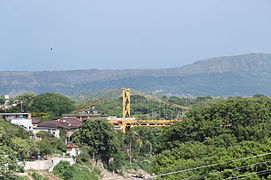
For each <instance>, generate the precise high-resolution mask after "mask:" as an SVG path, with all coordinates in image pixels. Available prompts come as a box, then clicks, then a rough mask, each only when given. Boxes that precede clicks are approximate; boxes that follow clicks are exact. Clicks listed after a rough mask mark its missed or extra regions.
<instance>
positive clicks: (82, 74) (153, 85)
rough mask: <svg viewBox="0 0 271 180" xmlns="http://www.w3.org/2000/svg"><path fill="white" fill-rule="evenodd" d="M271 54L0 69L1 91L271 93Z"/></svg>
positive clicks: (13, 93) (197, 93) (230, 94)
mask: <svg viewBox="0 0 271 180" xmlns="http://www.w3.org/2000/svg"><path fill="white" fill-rule="evenodd" d="M270 77H271V54H245V55H239V56H225V57H216V58H210V59H205V60H200V61H196V62H195V63H193V64H190V65H186V66H182V67H179V68H168V69H125V70H97V69H89V70H73V71H42V72H0V84H1V87H0V94H10V95H16V94H19V93H22V92H25V91H34V92H36V93H43V92H48V91H51V92H52V91H53V92H59V93H64V94H77V93H81V92H87V91H91V90H99V89H103V88H111V87H131V88H135V89H140V90H148V91H154V90H162V91H163V92H164V93H171V94H176V95H188V94H190V95H195V96H198V95H214V96H232V95H240V96H249V95H253V94H256V93H265V94H268V95H271V91H270V90H271V78H270Z"/></svg>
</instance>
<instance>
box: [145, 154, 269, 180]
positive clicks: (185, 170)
mask: <svg viewBox="0 0 271 180" xmlns="http://www.w3.org/2000/svg"><path fill="white" fill-rule="evenodd" d="M270 154H271V153H265V154H258V155H254V156H248V157H244V158H240V159H235V160H229V161H225V162H221V163H215V164H209V165H205V166H199V167H195V168H190V169H184V170H179V171H174V172H168V173H164V174H158V175H153V176H151V177H150V178H149V179H152V178H156V177H162V176H167V175H171V174H178V173H183V172H187V171H193V170H198V169H202V168H207V167H213V166H218V165H223V164H227V163H232V162H236V161H241V160H246V159H251V158H255V157H262V156H267V155H270Z"/></svg>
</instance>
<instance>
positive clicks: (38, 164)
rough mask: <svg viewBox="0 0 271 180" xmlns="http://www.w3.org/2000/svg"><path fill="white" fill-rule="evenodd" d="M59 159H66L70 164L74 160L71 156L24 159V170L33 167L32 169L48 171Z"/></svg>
mask: <svg viewBox="0 0 271 180" xmlns="http://www.w3.org/2000/svg"><path fill="white" fill-rule="evenodd" d="M60 161H68V162H69V163H70V164H74V163H75V161H74V160H73V159H72V158H59V157H54V158H50V159H48V160H37V161H26V162H25V166H24V169H25V170H29V169H33V170H49V171H53V169H54V167H55V166H56V165H57V164H58V163H59V162H60Z"/></svg>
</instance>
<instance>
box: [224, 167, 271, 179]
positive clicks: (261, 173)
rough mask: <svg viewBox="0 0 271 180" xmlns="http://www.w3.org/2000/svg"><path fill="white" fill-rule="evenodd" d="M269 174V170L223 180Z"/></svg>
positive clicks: (270, 170)
mask: <svg viewBox="0 0 271 180" xmlns="http://www.w3.org/2000/svg"><path fill="white" fill-rule="evenodd" d="M270 172H271V169H267V170H264V171H259V172H253V173H249V174H245V175H240V176H234V177H230V178H227V179H223V180H230V179H237V178H243V177H248V176H253V175H263V174H267V173H270Z"/></svg>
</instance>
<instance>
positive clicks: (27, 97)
mask: <svg viewBox="0 0 271 180" xmlns="http://www.w3.org/2000/svg"><path fill="white" fill-rule="evenodd" d="M36 97H37V94H36V93H34V92H26V93H23V94H20V95H18V96H16V97H15V100H18V101H19V104H18V106H19V107H22V109H23V112H31V111H32V106H33V103H34V100H35V98H36Z"/></svg>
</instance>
